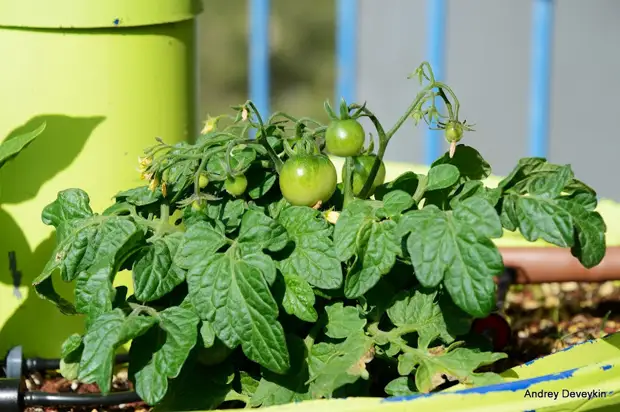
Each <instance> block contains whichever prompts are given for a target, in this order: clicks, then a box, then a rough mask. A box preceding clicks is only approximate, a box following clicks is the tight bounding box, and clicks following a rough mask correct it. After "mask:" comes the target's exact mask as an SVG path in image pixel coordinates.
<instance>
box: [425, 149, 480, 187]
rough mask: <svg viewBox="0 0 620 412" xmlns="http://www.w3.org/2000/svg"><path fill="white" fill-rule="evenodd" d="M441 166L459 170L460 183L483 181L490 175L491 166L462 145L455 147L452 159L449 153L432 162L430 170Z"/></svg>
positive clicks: (473, 151) (474, 151) (474, 150)
mask: <svg viewBox="0 0 620 412" xmlns="http://www.w3.org/2000/svg"><path fill="white" fill-rule="evenodd" d="M442 164H450V165H453V166H456V168H457V169H458V170H459V175H460V179H459V181H460V182H461V183H463V182H466V181H468V180H484V179H486V178H487V177H489V176H490V175H491V166H490V165H489V164H488V163H487V161H486V160H484V158H483V157H482V155H481V154H480V153H479V152H478V151H477V150H476V149H474V148H473V147H471V146H467V145H464V144H459V145H457V146H456V151H455V152H454V156H453V157H452V158H450V155H449V153H445V154H444V155H443V156H442V157H440V158H439V159H437V160H435V161H434V162H433V164H432V165H431V168H433V167H435V166H438V165H442Z"/></svg>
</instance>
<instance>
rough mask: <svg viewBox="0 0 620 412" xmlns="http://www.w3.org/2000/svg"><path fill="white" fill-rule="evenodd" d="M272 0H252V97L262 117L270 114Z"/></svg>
mask: <svg viewBox="0 0 620 412" xmlns="http://www.w3.org/2000/svg"><path fill="white" fill-rule="evenodd" d="M269 12H270V0H250V9H249V17H250V42H249V46H250V50H249V51H250V70H249V87H250V93H249V94H250V99H251V100H252V101H253V102H254V104H255V105H256V108H257V109H258V111H259V113H260V114H261V116H262V117H267V116H269V111H270V107H269V97H270V93H269V89H270V81H269Z"/></svg>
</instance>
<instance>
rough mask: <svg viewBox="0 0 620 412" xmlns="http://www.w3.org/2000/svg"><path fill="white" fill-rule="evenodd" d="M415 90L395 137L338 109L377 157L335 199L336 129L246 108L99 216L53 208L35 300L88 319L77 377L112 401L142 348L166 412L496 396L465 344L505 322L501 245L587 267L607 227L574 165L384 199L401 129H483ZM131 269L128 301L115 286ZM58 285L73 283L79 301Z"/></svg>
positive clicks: (175, 149)
mask: <svg viewBox="0 0 620 412" xmlns="http://www.w3.org/2000/svg"><path fill="white" fill-rule="evenodd" d="M414 74H415V75H416V76H417V77H418V78H419V79H420V81H421V91H420V92H419V93H418V94H417V95H416V98H415V100H414V102H413V103H412V104H411V106H410V108H409V109H408V110H407V111H406V112H405V113H404V114H403V116H402V117H401V118H400V119H398V121H397V122H396V123H395V125H394V126H393V127H391V128H390V129H384V127H383V125H382V124H381V122H380V120H379V119H378V118H377V117H376V116H375V115H374V113H373V112H372V111H371V110H370V109H369V108H368V107H367V106H366V105H365V104H364V105H359V104H351V105H348V104H347V103H346V102H344V101H343V102H342V104H341V106H340V116H339V119H340V120H342V119H359V118H361V117H366V118H367V119H369V120H370V121H371V123H372V124H373V125H374V127H375V129H376V136H377V137H378V147H377V150H376V151H375V150H374V147H372V145H371V146H369V147H368V148H366V149H365V150H364V154H361V155H359V153H357V149H356V150H355V151H354V150H351V153H353V152H356V153H355V154H356V155H359V156H349V157H346V159H345V166H344V169H343V173H342V182H340V184H339V185H338V187H337V188H336V189H334V187H335V185H336V178H335V170H334V169H333V164H331V162H330V161H329V159H328V158H327V157H325V153H324V151H326V147H325V137H326V133H327V129H328V127H327V126H325V125H324V124H321V123H320V122H318V121H316V120H313V119H308V118H306V117H299V118H298V117H295V116H292V115H290V114H288V113H274V114H273V115H271V116H270V117H269V118H263V117H262V116H261V114H260V113H258V111H257V110H256V107H255V106H254V104H253V103H252V102H250V101H248V102H245V103H244V104H242V105H239V106H236V107H234V108H233V112H232V114H231V115H222V116H218V117H217V119H218V121H217V122H215V121H211V122H210V123H209V124H208V127H205V130H204V131H203V134H202V135H201V136H199V138H198V139H197V140H196V142H195V143H194V144H189V143H180V144H176V145H168V144H166V143H165V142H164V141H161V140H159V141H158V142H157V143H156V144H155V145H154V146H152V147H150V148H147V149H146V150H145V157H144V158H143V159H142V160H141V166H140V169H141V173H142V175H143V177H144V178H145V179H146V180H147V182H146V183H145V184H144V185H143V186H139V187H135V188H133V189H130V190H126V191H123V192H120V193H117V194H116V196H115V201H114V203H113V204H111V205H110V207H108V208H107V209H105V210H103V211H100V212H99V213H95V211H93V210H92V209H91V206H90V200H89V196H88V194H87V193H85V192H84V191H82V190H80V189H68V190H64V191H61V192H60V193H58V196H57V198H56V200H54V201H53V202H52V203H50V204H49V205H48V206H47V207H45V208H44V210H43V212H42V220H43V222H44V223H45V224H47V225H51V226H53V227H55V228H56V239H57V244H56V249H55V250H54V252H53V254H52V255H51V256H50V260H49V262H48V264H47V266H46V267H45V269H44V270H43V272H42V273H41V274H40V276H39V277H38V278H37V279H36V280H35V281H34V287H35V290H36V291H37V293H38V294H39V295H40V296H41V297H42V298H44V299H47V300H49V301H50V302H52V303H53V304H55V305H56V306H57V307H58V308H59V309H60V310H61V311H62V312H64V313H66V314H73V315H81V316H83V318H84V322H85V326H86V328H85V331H84V333H82V334H75V335H72V336H70V337H68V339H67V341H66V342H65V344H64V345H63V348H62V353H63V365H65V366H64V367H65V368H68V369H67V371H71V372H72V373H75V372H76V371H77V378H78V380H80V381H82V382H87V383H96V384H97V385H98V386H99V388H100V389H101V390H102V391H103V392H104V393H107V392H109V391H110V389H111V378H112V376H111V374H112V364H111V362H112V359H113V354H114V352H115V350H116V349H117V348H118V347H119V346H120V345H122V344H124V343H126V342H129V341H131V350H130V353H129V358H130V360H129V376H130V378H131V380H132V381H133V382H134V384H135V388H136V391H137V393H138V394H139V395H140V397H141V398H142V399H144V400H145V401H146V402H147V403H148V404H150V405H157V410H159V411H182V410H188V409H191V410H208V409H215V408H218V407H227V408H228V407H231V406H244V405H245V406H249V407H257V406H265V407H266V406H270V405H274V404H282V403H288V402H297V401H304V400H310V399H319V398H330V397H348V396H388V395H409V394H412V393H416V392H417V393H428V392H431V391H433V390H435V389H436V388H437V387H438V386H439V385H442V380H443V378H440V377H442V376H444V375H445V376H450V379H451V380H453V381H459V382H462V383H464V384H466V385H470V386H472V385H473V386H475V385H483V384H488V383H493V382H499V381H501V380H502V378H501V377H500V376H499V375H496V374H494V373H490V372H484V373H483V372H479V371H478V370H479V368H480V367H482V366H485V365H489V364H492V363H494V362H495V361H497V360H499V359H501V358H504V357H506V355H505V354H503V353H495V352H485V351H482V350H480V348H479V347H477V346H475V339H473V338H472V333H473V334H475V333H476V331H478V332H480V330H482V329H484V330H486V329H488V328H486V327H483V326H484V325H485V323H484V322H482V323H481V322H480V321H479V322H477V323H476V327H475V330H474V331H473V332H472V330H471V327H472V323H473V321H474V320H475V319H484V318H486V317H487V316H488V315H489V314H490V313H492V312H494V310H495V289H496V287H495V283H494V281H493V278H494V277H495V276H497V275H499V274H500V273H502V271H503V269H504V267H503V262H502V257H501V255H500V253H499V251H498V249H497V247H496V246H495V244H494V242H493V240H494V239H497V238H499V237H501V236H502V234H503V233H504V231H505V230H508V231H516V230H519V231H520V232H521V234H522V235H523V236H524V237H525V238H526V239H527V240H529V241H536V240H537V239H544V240H546V241H547V242H550V243H553V244H555V245H558V246H560V247H570V248H571V250H572V253H573V255H574V256H575V257H576V258H577V259H578V260H579V261H580V262H581V263H582V264H583V266H585V267H587V268H591V267H593V266H595V265H597V264H598V263H599V262H600V261H601V260H602V259H603V256H604V255H605V230H606V229H605V223H604V222H603V219H602V218H601V216H600V215H599V214H598V213H597V212H596V211H595V207H596V204H597V197H596V193H595V191H594V190H593V189H592V188H590V187H589V186H587V185H586V184H585V183H583V182H581V181H580V180H578V179H577V178H576V177H575V176H574V174H573V171H572V169H571V167H570V166H569V165H557V164H552V163H548V162H547V161H546V160H545V159H541V158H524V159H521V160H520V161H519V162H518V164H517V165H516V167H515V168H514V170H513V171H512V172H511V173H510V174H509V175H508V176H507V177H506V178H505V179H503V180H502V181H501V182H500V183H499V185H498V186H497V187H493V188H489V187H486V186H485V185H484V183H483V181H484V180H485V179H486V178H487V177H488V176H489V175H490V173H491V167H490V166H489V164H488V163H487V162H486V161H485V160H484V158H483V157H482V154H481V153H479V152H478V151H477V150H476V149H474V148H473V147H471V146H468V145H465V144H462V143H459V144H458V145H456V142H453V143H454V147H453V148H451V151H450V152H448V153H446V154H445V155H443V156H441V157H440V158H439V159H437V160H436V161H435V162H434V163H433V164H432V165H431V167H430V169H429V171H428V172H427V173H426V174H416V173H413V172H407V173H404V174H403V175H401V176H399V177H398V178H396V179H395V180H393V181H389V182H383V180H384V173H385V166H384V164H383V155H384V153H385V151H386V148H387V145H388V143H389V142H390V140H391V139H392V137H393V136H394V134H395V133H396V131H397V130H398V129H399V128H400V127H401V126H402V125H403V124H404V122H405V121H407V119H410V118H413V119H414V120H416V121H418V122H419V121H421V120H424V121H425V122H426V123H428V124H429V126H430V127H434V128H439V129H442V128H443V129H446V128H449V127H453V126H454V125H456V124H459V125H460V127H461V128H462V130H463V131H471V130H472V129H471V127H470V125H467V124H466V123H465V122H464V121H461V120H460V118H459V111H460V106H459V102H458V100H457V98H456V96H455V94H454V92H453V91H452V89H450V87H449V86H447V85H446V84H445V83H443V82H438V81H436V80H435V78H434V75H433V72H432V70H431V67H430V65H429V64H428V63H423V64H422V65H421V66H420V68H419V69H418V70H417V71H416V72H415V73H414ZM437 96H439V97H441V99H443V102H444V106H445V108H446V110H447V113H444V112H440V111H439V110H437V108H436V107H435V106H434V104H435V103H434V101H435V98H436V97H437ZM325 107H326V110H327V111H328V114H329V116H330V117H331V118H332V119H334V118H336V115H335V113H333V111H332V110H331V107H330V106H329V104H326V105H325ZM450 125H452V126H450ZM454 127H456V126H454ZM250 132H253V136H254V138H250ZM453 132H454V131H449V130H448V131H446V133H447V134H448V135H449V136H453V135H452V134H451V133H453ZM459 133H460V132H459ZM461 137H463V136H461ZM291 142H293V143H291ZM356 147H357V145H356ZM164 174H165V178H164ZM201 176H206V177H207V178H208V179H209V184H208V185H206V186H205V185H201V180H200V177H201ZM230 176H236V178H234V179H231V178H230ZM203 182H204V181H203ZM379 183H381V184H379ZM203 186H204V187H203ZM373 191H374V195H372V193H373ZM176 216H178V218H173V217H176ZM127 268H130V269H131V272H132V280H133V286H134V288H133V292H132V293H131V294H130V293H129V292H128V290H127V288H125V287H122V286H114V283H113V281H114V279H115V276H116V275H117V273H118V271H119V270H121V269H127ZM54 276H58V277H59V278H60V279H61V280H62V281H65V282H72V285H73V288H74V297H73V301H72V302H70V301H68V300H66V299H65V298H64V297H62V296H61V295H60V294H58V293H56V292H55V290H54V283H53V282H52V277H54ZM487 323H488V322H487ZM481 325H482V326H481ZM481 328H482V329H481ZM485 328H486V329H485ZM205 349H209V350H207V351H205ZM211 349H212V350H211ZM215 363H217V365H215ZM455 365H456V366H455ZM179 394H182V396H181V395H179Z"/></svg>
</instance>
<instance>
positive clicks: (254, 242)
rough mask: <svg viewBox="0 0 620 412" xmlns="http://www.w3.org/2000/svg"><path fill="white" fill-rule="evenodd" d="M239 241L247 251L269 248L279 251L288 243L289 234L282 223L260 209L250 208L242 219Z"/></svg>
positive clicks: (272, 250)
mask: <svg viewBox="0 0 620 412" xmlns="http://www.w3.org/2000/svg"><path fill="white" fill-rule="evenodd" d="M237 241H238V242H239V243H242V244H243V248H244V250H246V251H250V250H251V251H262V250H263V249H268V250H270V251H271V252H277V251H279V250H282V249H283V248H284V247H285V246H286V244H287V243H288V235H287V232H286V229H285V228H284V227H283V226H282V225H281V224H280V223H278V222H277V221H275V220H273V219H272V218H270V217H269V216H267V215H265V214H264V213H263V212H262V211H260V210H256V209H250V210H248V211H247V212H245V214H244V215H243V218H242V219H241V228H240V229H239V236H238V237H237Z"/></svg>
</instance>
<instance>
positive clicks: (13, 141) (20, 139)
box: [0, 122, 47, 167]
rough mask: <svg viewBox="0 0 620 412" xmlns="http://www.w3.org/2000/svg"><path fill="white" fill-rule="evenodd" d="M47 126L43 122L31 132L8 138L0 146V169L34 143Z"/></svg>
mask: <svg viewBox="0 0 620 412" xmlns="http://www.w3.org/2000/svg"><path fill="white" fill-rule="evenodd" d="M46 126H47V124H46V123H45V122H43V123H42V124H41V125H40V126H39V127H37V128H36V129H35V130H33V131H32V132H27V133H23V134H20V135H16V136H13V137H9V138H8V139H6V140H5V141H3V142H2V144H0V167H2V166H4V164H5V163H6V162H8V161H9V160H11V159H13V158H14V157H15V156H17V155H18V154H19V153H20V152H21V151H22V150H24V149H25V148H26V147H27V146H28V145H29V144H30V143H32V142H33V141H34V139H36V138H37V137H38V136H39V135H40V134H41V133H43V131H44V130H45V127H46Z"/></svg>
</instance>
